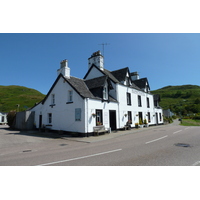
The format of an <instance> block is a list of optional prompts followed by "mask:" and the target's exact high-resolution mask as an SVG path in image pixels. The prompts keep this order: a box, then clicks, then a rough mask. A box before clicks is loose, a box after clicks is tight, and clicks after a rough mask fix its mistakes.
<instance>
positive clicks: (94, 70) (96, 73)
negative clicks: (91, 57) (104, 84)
mask: <svg viewBox="0 0 200 200" xmlns="http://www.w3.org/2000/svg"><path fill="white" fill-rule="evenodd" d="M100 76H104V74H103V73H102V72H101V71H100V70H98V69H97V68H96V67H93V68H92V69H91V71H90V73H89V74H88V75H87V77H86V80H89V79H93V78H97V77H100Z"/></svg>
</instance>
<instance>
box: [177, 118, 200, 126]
mask: <svg viewBox="0 0 200 200" xmlns="http://www.w3.org/2000/svg"><path fill="white" fill-rule="evenodd" d="M180 125H182V126H200V120H193V119H182V123H181V124H180Z"/></svg>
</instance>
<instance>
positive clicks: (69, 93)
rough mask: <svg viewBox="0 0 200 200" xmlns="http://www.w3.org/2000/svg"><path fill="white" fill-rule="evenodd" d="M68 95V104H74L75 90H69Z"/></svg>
mask: <svg viewBox="0 0 200 200" xmlns="http://www.w3.org/2000/svg"><path fill="white" fill-rule="evenodd" d="M68 95H69V96H68V102H73V90H69V91H68Z"/></svg>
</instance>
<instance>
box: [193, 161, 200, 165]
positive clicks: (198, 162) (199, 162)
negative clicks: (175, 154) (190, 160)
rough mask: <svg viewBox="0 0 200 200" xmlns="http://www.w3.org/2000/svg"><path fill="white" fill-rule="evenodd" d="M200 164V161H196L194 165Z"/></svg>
mask: <svg viewBox="0 0 200 200" xmlns="http://www.w3.org/2000/svg"><path fill="white" fill-rule="evenodd" d="M199 164H200V161H197V162H195V163H194V164H193V165H192V166H197V165H199Z"/></svg>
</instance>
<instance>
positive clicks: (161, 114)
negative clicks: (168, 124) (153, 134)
mask: <svg viewBox="0 0 200 200" xmlns="http://www.w3.org/2000/svg"><path fill="white" fill-rule="evenodd" d="M159 115H160V121H162V114H161V113H159Z"/></svg>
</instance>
